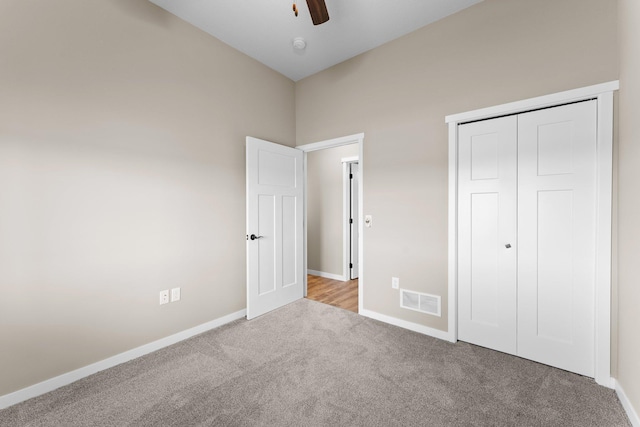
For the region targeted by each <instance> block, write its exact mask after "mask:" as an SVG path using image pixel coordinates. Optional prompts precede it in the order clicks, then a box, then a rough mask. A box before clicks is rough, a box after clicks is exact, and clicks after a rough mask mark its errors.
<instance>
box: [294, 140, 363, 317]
mask: <svg viewBox="0 0 640 427" xmlns="http://www.w3.org/2000/svg"><path fill="white" fill-rule="evenodd" d="M362 139H363V135H362V134H359V135H354V136H352V137H346V138H339V139H336V140H330V141H323V142H321V143H316V144H309V145H307V146H299V147H297V148H299V149H302V150H303V151H305V153H306V155H305V172H306V191H305V194H306V248H307V251H306V263H305V264H306V266H307V274H308V276H307V292H306V296H307V298H309V299H312V300H315V301H318V302H322V303H325V304H330V305H333V306H336V307H340V308H343V309H346V310H350V311H353V312H356V313H357V312H358V311H359V307H361V300H362V294H361V288H362V281H361V266H362V262H361V261H362V259H361V258H362V250H361V249H362V248H361V246H362V243H361V242H362V239H361V222H362V215H361V209H362V200H361V199H362V198H361V197H359V196H360V195H361V189H362V181H361V166H362V165H361V143H362ZM323 145H324V146H323Z"/></svg>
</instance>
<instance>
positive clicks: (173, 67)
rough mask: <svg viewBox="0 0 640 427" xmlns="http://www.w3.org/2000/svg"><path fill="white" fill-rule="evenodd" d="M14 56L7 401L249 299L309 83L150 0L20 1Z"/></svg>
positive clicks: (1, 269) (7, 198)
mask: <svg viewBox="0 0 640 427" xmlns="http://www.w3.org/2000/svg"><path fill="white" fill-rule="evenodd" d="M0 62H1V65H0V99H1V102H0V290H1V292H0V325H2V331H1V332H0V349H1V351H0V395H4V394H6V393H9V392H12V391H15V390H18V389H20V388H23V387H25V386H28V385H31V384H34V383H37V382H39V381H42V380H45V379H48V378H51V377H53V376H56V375H59V374H62V373H65V372H68V371H70V370H73V369H76V368H79V367H82V366H85V365H87V364H90V363H92V362H96V361H99V360H102V359H104V358H106V357H109V356H112V355H115V354H118V353H120V352H123V351H125V350H129V349H131V348H134V347H136V346H139V345H142V344H145V343H148V342H150V341H153V340H156V339H158V338H161V337H165V336H168V335H170V334H172V333H176V332H179V331H182V330H185V329H187V328H189V327H193V326H195V325H198V324H201V323H204V322H207V321H210V320H213V319H216V318H219V317H221V316H223V315H226V314H230V313H232V312H235V311H238V310H241V309H243V308H245V287H246V282H245V273H244V271H245V239H244V234H245V219H244V212H245V168H244V162H245V149H244V138H245V136H246V135H252V136H255V137H259V138H264V139H269V140H274V141H277V142H281V143H284V144H287V145H294V141H295V133H294V132H295V123H294V122H295V115H294V113H295V111H294V83H293V82H292V81H291V80H289V79H287V78H285V77H283V76H281V75H279V74H277V73H276V72H274V71H272V70H270V69H268V68H267V67H265V66H263V65H261V64H259V63H258V62H256V61H254V60H252V59H250V58H249V57H247V56H245V55H243V54H241V53H239V52H238V51H235V50H233V49H232V48H230V47H228V46H227V45H225V44H223V43H221V42H219V41H217V40H215V39H214V38H212V37H211V36H209V35H207V34H205V33H203V32H201V31H199V30H197V29H195V28H194V27H192V26H190V25H188V24H186V23H184V22H183V21H181V20H179V19H178V18H175V17H174V16H173V15H170V14H169V13H167V12H165V11H163V10H161V9H159V8H158V7H156V6H154V5H153V4H151V3H149V2H147V1H146V0H109V1H106V0H56V1H38V0H4V1H2V2H0ZM177 286H179V287H181V288H182V301H180V302H178V303H172V304H169V305H165V306H159V305H158V292H159V291H160V290H162V289H169V288H172V287H177Z"/></svg>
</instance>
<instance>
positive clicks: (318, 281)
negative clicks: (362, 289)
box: [307, 274, 358, 313]
mask: <svg viewBox="0 0 640 427" xmlns="http://www.w3.org/2000/svg"><path fill="white" fill-rule="evenodd" d="M307 298H309V299H310V300H313V301H318V302H321V303H323V304H329V305H333V306H334V307H339V308H343V309H345V310H349V311H353V312H354V313H357V312H358V279H353V280H349V281H347V282H342V281H340V280H333V279H325V278H324V277H319V276H312V275H310V274H309V275H307Z"/></svg>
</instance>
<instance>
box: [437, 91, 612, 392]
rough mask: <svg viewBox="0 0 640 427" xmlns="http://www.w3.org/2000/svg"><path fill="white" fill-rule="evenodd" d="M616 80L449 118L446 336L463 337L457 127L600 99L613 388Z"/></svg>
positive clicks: (604, 333) (606, 346) (605, 336)
mask: <svg viewBox="0 0 640 427" xmlns="http://www.w3.org/2000/svg"><path fill="white" fill-rule="evenodd" d="M619 87H620V84H619V82H618V81H617V80H614V81H610V82H606V83H602V84H598V85H593V86H587V87H583V88H579V89H573V90H568V91H564V92H558V93H554V94H551V95H545V96H540V97H536V98H530V99H525V100H522V101H516V102H511V103H507V104H502V105H497V106H493V107H488V108H482V109H478V110H473V111H468V112H465V113H460V114H453V115H449V116H446V117H445V123H447V124H448V126H449V203H448V205H449V215H448V219H449V227H448V234H449V251H448V252H449V253H448V260H449V261H448V272H449V279H448V313H449V319H448V325H449V328H448V332H447V340H448V341H451V342H456V341H457V340H458V323H457V322H458V316H457V309H458V298H457V297H458V279H457V269H458V265H457V253H458V247H457V244H458V236H457V228H458V224H457V218H458V206H457V199H458V182H457V177H458V147H457V146H458V143H457V142H458V125H459V124H461V123H465V122H470V121H476V120H483V119H488V118H493V117H497V116H504V115H509V114H518V113H522V112H525V111H529V110H536V109H540V108H547V107H553V106H557V105H562V104H566V103H570V102H577V101H584V100H587V99H597V104H598V116H597V119H596V120H597V184H596V188H597V196H596V197H597V207H596V209H597V219H596V271H595V337H594V344H595V359H594V360H595V380H596V382H597V383H598V384H600V385H603V386H605V387H609V388H611V384H612V382H611V207H612V205H611V200H612V179H613V177H612V167H613V163H612V161H613V153H612V150H613V92H614V91H616V90H618V89H619Z"/></svg>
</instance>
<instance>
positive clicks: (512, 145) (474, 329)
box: [458, 116, 517, 354]
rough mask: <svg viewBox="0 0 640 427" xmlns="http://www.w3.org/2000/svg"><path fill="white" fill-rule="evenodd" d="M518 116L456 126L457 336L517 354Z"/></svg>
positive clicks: (463, 339)
mask: <svg viewBox="0 0 640 427" xmlns="http://www.w3.org/2000/svg"><path fill="white" fill-rule="evenodd" d="M516 125H517V118H516V117H515V116H510V117H502V118H497V119H491V120H485V121H480V122H475V123H469V124H464V125H461V126H459V127H458V141H459V143H458V144H459V145H458V155H459V157H458V162H459V164H458V171H459V176H458V236H459V237H458V239H459V240H458V337H459V339H460V340H462V341H467V342H470V343H473V344H477V345H481V346H484V347H490V348H493V349H495V350H499V351H503V352H506V353H511V354H515V353H516V295H517V294H516V246H517V245H516V185H517V183H516V178H517V171H516V166H517V165H516V155H517V144H516V140H515V137H516V134H517V127H516Z"/></svg>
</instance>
